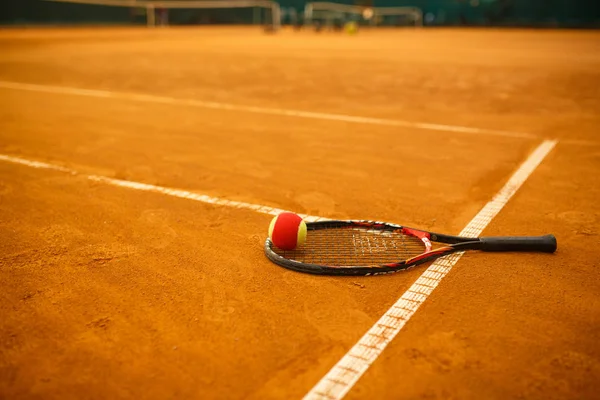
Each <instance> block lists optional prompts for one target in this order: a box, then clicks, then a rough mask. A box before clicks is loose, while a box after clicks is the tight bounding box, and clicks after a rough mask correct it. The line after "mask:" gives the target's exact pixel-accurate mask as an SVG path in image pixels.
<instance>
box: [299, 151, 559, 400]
mask: <svg viewBox="0 0 600 400" xmlns="http://www.w3.org/2000/svg"><path fill="white" fill-rule="evenodd" d="M556 143H557V141H556V140H545V141H544V142H542V143H541V144H540V145H539V146H538V147H537V148H536V149H535V151H534V152H533V153H532V154H531V155H530V156H529V157H528V158H527V160H525V162H523V164H521V166H520V167H519V168H518V169H517V171H516V172H515V173H514V174H513V175H512V176H511V177H510V179H509V180H508V182H506V184H505V185H504V187H502V189H500V191H499V192H498V193H497V194H496V195H495V196H494V197H493V198H492V200H490V202H489V203H487V204H486V205H485V206H484V207H483V208H482V209H481V211H479V213H478V214H477V215H476V216H475V218H473V219H472V220H471V222H469V223H468V224H467V226H466V227H465V228H464V229H463V230H462V231H461V232H460V233H459V235H460V236H467V237H478V236H479V235H480V234H481V232H482V231H483V230H484V229H485V227H486V226H487V225H488V224H489V223H490V221H491V220H492V219H493V218H494V217H495V216H496V215H497V214H498V213H499V212H500V210H502V208H503V207H504V205H505V204H506V203H507V202H508V200H510V198H511V197H512V196H513V195H514V194H515V193H516V192H517V190H519V188H520V187H521V185H523V183H524V182H525V181H526V180H527V178H528V177H529V176H530V175H531V174H532V173H533V171H534V170H535V169H536V168H537V166H538V165H539V164H540V163H541V162H542V160H543V159H544V158H545V157H546V156H547V155H548V153H550V151H551V150H552V149H553V148H554V146H555V145H556ZM462 255H463V252H459V253H454V254H451V255H449V256H446V257H443V258H440V259H438V260H437V261H435V262H434V263H433V264H431V266H430V267H429V268H427V270H425V272H423V274H422V275H421V276H420V277H419V279H417V280H416V282H415V283H414V284H413V285H412V286H411V287H410V288H409V289H408V290H407V291H406V292H405V293H404V294H403V295H402V296H401V297H400V299H398V301H397V302H396V303H395V304H394V305H393V306H392V307H391V308H390V309H389V310H388V311H387V312H386V313H385V314H384V315H383V316H382V317H381V318H380V319H379V321H377V322H376V323H375V325H373V327H372V328H371V329H369V330H368V331H367V333H365V335H364V336H363V337H362V338H361V339H360V340H359V341H358V342H357V343H356V344H355V345H354V347H352V348H351V349H350V350H349V351H348V352H347V353H346V355H345V356H344V357H342V359H341V360H340V361H338V363H337V364H335V365H334V366H333V368H331V370H329V372H328V373H327V374H326V375H325V376H324V377H323V378H322V379H321V380H320V381H319V382H318V383H317V384H316V385H315V386H314V387H313V388H312V389H311V390H310V391H309V392H308V393H307V394H306V396H305V397H304V399H305V400H315V399H327V400H334V399H342V398H343V397H344V396H345V395H346V394H347V393H348V391H350V389H352V387H353V386H354V384H356V382H357V381H358V380H359V379H360V377H361V376H362V375H363V374H364V373H365V372H366V371H367V369H368V368H369V366H371V364H372V363H373V362H374V361H375V360H376V359H377V357H379V355H380V354H381V353H382V352H383V350H384V349H385V348H386V347H387V345H388V344H389V343H390V342H391V341H392V339H394V338H395V337H396V335H397V334H398V332H400V330H401V329H402V328H403V327H404V325H406V323H407V322H408V321H409V320H410V318H411V317H412V316H413V315H414V314H415V312H416V311H417V310H418V309H419V307H420V306H421V304H423V302H424V301H425V300H427V297H429V295H431V293H432V292H433V290H434V289H435V288H436V287H437V285H439V283H440V281H441V280H442V279H443V278H444V277H445V276H446V275H447V274H448V272H450V270H451V269H452V267H453V266H454V264H456V262H457V261H458V260H459V259H460V258H461V257H462Z"/></svg>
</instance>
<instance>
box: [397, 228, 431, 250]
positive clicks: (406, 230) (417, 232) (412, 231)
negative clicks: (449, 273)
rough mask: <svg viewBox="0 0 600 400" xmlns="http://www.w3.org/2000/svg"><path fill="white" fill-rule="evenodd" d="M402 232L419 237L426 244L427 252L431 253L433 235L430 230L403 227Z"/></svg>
mask: <svg viewBox="0 0 600 400" xmlns="http://www.w3.org/2000/svg"><path fill="white" fill-rule="evenodd" d="M402 233H404V234H405V235H410V236H414V237H417V238H419V239H420V240H421V241H422V242H423V243H424V244H425V253H429V252H430V251H431V241H430V240H429V239H430V238H431V235H430V234H429V232H424V231H420V230H418V229H413V228H402Z"/></svg>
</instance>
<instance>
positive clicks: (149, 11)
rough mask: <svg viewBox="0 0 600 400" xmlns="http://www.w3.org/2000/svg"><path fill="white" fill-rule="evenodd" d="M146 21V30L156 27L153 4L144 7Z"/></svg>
mask: <svg viewBox="0 0 600 400" xmlns="http://www.w3.org/2000/svg"><path fill="white" fill-rule="evenodd" d="M146 21H147V23H148V28H153V27H155V26H156V14H155V12H154V5H153V4H148V5H146Z"/></svg>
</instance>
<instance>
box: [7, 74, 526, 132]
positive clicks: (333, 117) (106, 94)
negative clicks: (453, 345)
mask: <svg viewBox="0 0 600 400" xmlns="http://www.w3.org/2000/svg"><path fill="white" fill-rule="evenodd" d="M0 88H3V89H11V90H25V91H30V92H42V93H54V94H66V95H74V96H86V97H96V98H105V99H119V100H129V101H140V102H147V103H159V104H170V105H181V106H190V107H202V108H210V109H214V110H224V111H237V112H248V113H255V114H269V115H281V116H287V117H296V118H308V119H320V120H328V121H341V122H350V123H357V124H368V125H380V126H395V127H405V128H413V129H422V130H429V131H442V132H456V133H467V134H476V135H495V136H505V137H514V138H522V139H534V138H536V136H535V135H533V134H531V133H526V132H512V131H503V130H495V129H483V128H473V127H467V126H457V125H443V124H430V123H425V122H412V121H402V120H394V119H383V118H371V117H358V116H353V115H343V114H328V113H320V112H312V111H301V110H289V109H283V108H267V107H254V106H243V105H237V104H227V103H217V102H212V101H202V100H194V99H181V98H175V97H168V96H156V95H149V94H139V93H128V92H114V91H107V90H94V89H80V88H72V87H65V86H50V85H37V84H31V83H20V82H8V81H0Z"/></svg>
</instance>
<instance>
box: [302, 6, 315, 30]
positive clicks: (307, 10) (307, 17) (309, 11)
mask: <svg viewBox="0 0 600 400" xmlns="http://www.w3.org/2000/svg"><path fill="white" fill-rule="evenodd" d="M312 16H313V5H312V3H306V6H305V7H304V25H312Z"/></svg>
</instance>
